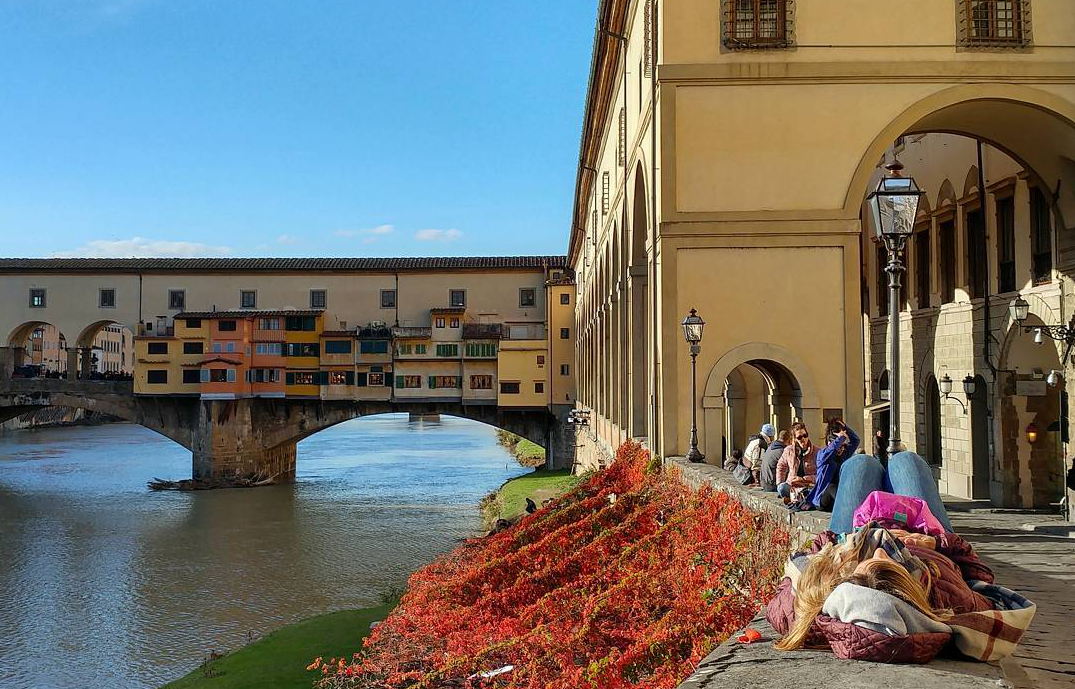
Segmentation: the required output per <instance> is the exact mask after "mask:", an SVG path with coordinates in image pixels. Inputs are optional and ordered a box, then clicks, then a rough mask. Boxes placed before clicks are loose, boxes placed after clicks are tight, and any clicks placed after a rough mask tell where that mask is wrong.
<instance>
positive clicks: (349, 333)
mask: <svg viewBox="0 0 1075 689" xmlns="http://www.w3.org/2000/svg"><path fill="white" fill-rule="evenodd" d="M354 336H355V331H354V330H322V331H321V337H354Z"/></svg>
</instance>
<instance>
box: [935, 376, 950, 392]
mask: <svg viewBox="0 0 1075 689" xmlns="http://www.w3.org/2000/svg"><path fill="white" fill-rule="evenodd" d="M938 387H939V388H940V391H941V394H942V395H948V394H951V392H952V379H951V378H949V377H948V376H945V377H944V378H941V380H940V383H939V385H938Z"/></svg>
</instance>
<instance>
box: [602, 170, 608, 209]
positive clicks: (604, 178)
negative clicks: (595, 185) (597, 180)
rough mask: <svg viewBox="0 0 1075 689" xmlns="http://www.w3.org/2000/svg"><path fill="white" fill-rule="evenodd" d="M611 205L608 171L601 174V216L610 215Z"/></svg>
mask: <svg viewBox="0 0 1075 689" xmlns="http://www.w3.org/2000/svg"><path fill="white" fill-rule="evenodd" d="M608 204H609V174H608V170H605V171H604V172H602V173H601V215H608Z"/></svg>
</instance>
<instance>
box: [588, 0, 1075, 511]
mask: <svg viewBox="0 0 1075 689" xmlns="http://www.w3.org/2000/svg"><path fill="white" fill-rule="evenodd" d="M987 4H988V3H979V2H970V3H968V2H965V1H964V0H909V1H908V2H904V3H900V5H899V7H898V8H887V9H886V10H885V11H880V10H879V8H878V5H877V3H874V2H869V1H867V0H847V1H845V2H838V3H837V2H796V3H790V2H789V3H761V2H758V1H755V2H753V3H752V2H750V1H749V0H748V1H747V2H745V3H743V2H733V1H731V0H728V1H723V0H721V1H717V0H713V1H708V0H707V1H705V2H703V1H702V0H686V1H684V2H678V3H653V2H647V1H645V0H635V1H629V0H604V1H602V2H601V3H600V4H599V9H598V23H599V28H598V31H597V32H596V34H595V40H594V54H593V60H592V71H591V76H590V87H589V90H588V93H587V97H586V103H585V111H584V118H583V135H582V142H581V147H580V164H579V168H578V171H577V184H576V194H575V199H574V212H573V216H572V225H571V228H570V239H569V252H568V254H569V256H568V260H569V264H570V265H571V267H572V268H573V272H574V273H575V276H576V278H577V291H578V299H577V304H576V309H575V329H576V331H577V345H578V346H577V350H576V367H577V369H578V372H577V384H578V388H579V393H578V395H579V405H578V406H579V407H580V408H581V409H584V410H587V411H590V412H591V424H590V426H589V427H588V428H586V429H585V430H584V432H583V433H582V438H581V445H582V446H581V447H580V460H581V461H583V462H585V463H590V464H594V465H596V464H599V463H601V462H603V461H605V460H606V459H607V457H608V456H609V455H610V453H611V452H612V451H614V449H615V448H616V447H617V446H618V445H619V444H620V443H622V442H623V441H624V440H625V439H626V438H628V437H639V438H644V439H646V441H647V442H648V443H649V445H650V446H651V447H652V448H653V449H654V450H655V451H656V452H657V453H658V454H660V455H682V454H685V452H686V450H687V447H688V442H689V436H690V429H691V423H692V410H696V411H697V419H698V431H699V437H700V444H701V450H702V451H703V453H704V454H705V455H706V456H707V460H708V461H712V462H719V461H720V460H721V458H722V457H723V456H724V455H725V454H726V453H729V452H730V451H731V450H732V449H734V448H735V447H736V446H737V445H738V444H739V443H740V442H741V437H742V436H743V434H744V433H746V432H756V431H757V429H756V428H750V426H751V425H753V424H754V423H756V422H757V421H758V420H761V419H763V418H764V419H766V420H769V421H771V422H773V423H776V424H778V425H780V426H781V427H786V425H787V424H788V423H790V422H791V421H792V420H793V419H802V420H804V421H805V422H806V423H807V424H808V425H809V426H810V427H811V428H812V429H814V431H815V433H818V432H821V430H822V428H823V425H822V420H823V419H825V418H826V417H831V416H841V417H843V418H845V419H847V420H849V421H850V422H851V423H854V424H858V425H861V426H866V425H867V424H869V423H871V420H872V417H870V416H867V414H866V409H867V405H873V403H874V401H873V400H872V399H871V398H870V397H869V396H868V395H867V394H866V390H867V388H869V387H870V385H871V384H872V383H871V380H872V376H873V374H872V368H873V363H872V362H870V361H869V357H870V356H872V354H870V352H872V351H873V350H872V349H869V350H868V349H867V348H868V346H869V345H868V344H867V343H868V342H870V341H877V340H876V337H877V336H876V335H870V336H868V335H867V332H868V331H869V330H870V328H871V326H869V325H868V324H867V323H866V322H864V318H863V316H864V310H863V304H864V299H863V288H864V286H865V285H866V284H868V282H867V280H868V274H866V275H864V273H863V266H864V265H866V266H867V269H869V266H870V263H869V261H864V260H863V258H862V257H863V254H864V247H865V249H866V250H870V251H872V243H870V242H866V243H865V244H864V241H863V226H862V222H861V220H860V217H861V211H862V208H863V200H864V198H865V196H866V195H867V193H868V192H869V190H870V185H871V183H875V182H876V174H877V167H878V164H879V161H882V160H883V159H885V158H886V157H887V158H888V159H891V157H892V155H893V153H894V149H895V148H896V147H897V146H896V144H897V141H898V140H900V139H901V137H905V136H916V135H920V134H927V133H930V132H943V133H948V134H959V135H961V136H964V137H970V138H971V139H978V140H982V141H985V142H987V143H989V144H990V145H992V146H994V147H995V148H996V149H998V150H1001V151H1004V152H1005V153H1006V154H1007V155H1008V156H1009V157H1010V158H1011V159H1013V160H1017V161H1019V165H1020V167H1021V168H1022V169H1023V170H1024V171H1025V172H1024V173H1023V174H1025V176H1026V178H1027V180H1028V182H1029V183H1030V184H1031V186H1035V187H1039V188H1041V189H1043V190H1045V191H1046V192H1047V193H1045V197H1046V198H1047V200H1048V201H1047V203H1048V206H1049V209H1050V211H1051V214H1052V217H1053V218H1054V219H1055V223H1056V227H1057V230H1056V232H1057V234H1058V238H1057V242H1056V248H1055V255H1056V262H1055V264H1054V265H1055V269H1056V271H1057V273H1058V275H1059V280H1060V281H1061V282H1064V281H1065V280H1068V278H1067V277H1066V276H1067V275H1068V274H1070V267H1071V258H1070V257H1071V253H1070V250H1069V246H1070V244H1071V242H1070V239H1069V238H1068V234H1070V232H1069V230H1068V229H1067V228H1070V227H1071V225H1072V223H1073V220H1072V218H1075V176H1073V175H1075V168H1073V167H1072V166H1071V164H1070V161H1071V160H1075V126H1073V124H1072V123H1073V122H1075V59H1073V58H1075V48H1073V47H1072V46H1073V45H1075V43H1073V41H1072V39H1073V37H1075V12H1072V11H1071V6H1070V3H1069V2H1065V1H1064V0H1033V2H1021V3H1014V6H1015V11H1014V15H1013V19H1012V20H1011V21H1007V20H1005V19H1003V18H1001V19H998V18H997V15H996V14H995V13H994V14H988V13H987V15H988V16H986V15H982V14H981V8H978V9H975V8H976V7H977V6H978V5H983V6H984V5H987ZM777 8H778V9H777ZM975 12H978V14H975ZM983 17H985V18H983ZM934 157H935V156H934ZM930 164H937V161H936V160H934V161H925V165H923V166H918V167H916V168H915V169H914V170H913V172H914V174H916V175H917V174H921V173H920V171H921V170H922V169H924V167H928V166H929V165H930ZM962 181H963V180H960V182H962ZM958 186H959V189H958V190H957V192H956V194H957V198H956V201H957V202H958V201H959V199H960V196H959V195H960V194H962V193H963V185H962V184H959V185H958ZM1016 193H1021V192H1019V191H1018V190H1017V192H1016ZM957 205H958V204H957ZM1061 291H1062V292H1063V291H1064V290H1063V289H1061ZM1067 292H1068V293H1070V289H1069V290H1067ZM692 308H694V309H697V310H698V312H699V314H700V315H701V316H702V317H703V318H704V319H705V320H706V322H707V324H708V325H707V327H706V329H705V335H704V339H703V342H702V344H701V354H700V355H699V357H698V360H697V370H698V373H697V392H696V394H695V396H694V397H693V398H692V396H691V377H690V376H691V367H690V357H689V356H688V351H687V345H686V343H685V342H684V340H683V335H682V331H681V328H680V327H679V323H680V322H681V321H682V320H683V318H684V317H685V316H686V315H687V313H688V312H689V311H690V309H692ZM1071 312H1072V309H1071V306H1070V305H1069V306H1068V307H1066V308H1065V309H1063V310H1062V311H1061V312H1055V313H1048V314H1047V315H1049V316H1050V317H1051V318H1053V323H1054V324H1055V323H1056V321H1057V319H1058V318H1059V319H1061V320H1063V318H1062V315H1063V313H1068V314H1070V313H1071ZM998 313H999V312H998ZM1043 320H1045V319H1043ZM1012 325H1013V324H1011V323H998V324H997V327H998V328H1001V329H1002V330H1004V332H1005V333H1007V332H1009V331H1010V330H1011V327H1012ZM905 351H907V350H905ZM982 366H983V367H984V369H986V370H988V366H986V365H985V363H984V362H983V364H982ZM1065 366H1068V367H1070V363H1068V364H1065ZM963 370H964V371H965V372H966V373H971V372H973V371H972V370H971V368H967V367H964V369H963ZM953 377H955V376H953ZM1071 377H1072V376H1070V375H1069V376H1067V379H1068V380H1070V379H1071ZM960 378H962V376H960ZM985 378H986V379H987V382H988V384H989V387H990V392H989V394H990V396H991V397H990V401H989V404H990V405H991V408H992V406H994V405H999V404H1000V400H1001V398H1002V397H1003V394H1004V393H1003V389H1004V388H1003V386H1004V383H1003V382H1001V381H999V379H998V380H997V381H994V380H993V378H992V375H989V376H985ZM903 380H908V378H907V377H906V376H905V377H904V378H903ZM957 380H958V379H957ZM917 403H918V404H922V398H921V397H919V398H918V402H917ZM998 408H999V406H998ZM919 418H920V417H919ZM1043 418H1044V416H1043ZM1054 420H1055V418H1054ZM920 423H921V422H920V421H918V420H916V417H915V416H914V415H913V414H906V413H905V414H904V415H903V419H902V424H903V426H904V427H906V428H905V431H904V433H903V435H904V437H905V438H908V439H909V440H911V441H914V440H915V431H916V430H917V429H916V424H920ZM1065 423H1066V421H1065ZM999 434H1000V431H999V430H995V431H994V436H993V441H992V442H993V444H994V445H996V446H997V447H1002V446H1003V445H1004V441H1003V440H1002V438H1001V437H1000V435H999ZM942 435H943V433H942ZM952 438H953V439H952V440H951V442H950V443H949V444H950V445H952V450H953V451H955V446H956V444H957V442H956V440H955V436H954V434H953V435H952ZM1009 454H1010V455H1011V456H1009V457H1003V455H1001V456H1000V457H1003V458H998V455H997V454H994V455H993V457H992V458H991V459H990V460H989V461H990V462H991V466H990V467H989V470H988V471H989V473H990V479H989V480H990V481H991V482H992V483H993V484H995V485H994V488H993V492H992V499H993V500H994V502H996V503H998V504H1000V503H1004V504H1012V503H1018V502H1021V501H1022V500H1024V498H1016V497H1014V495H1013V494H1012V493H1011V491H1008V493H1005V490H1004V489H1001V488H999V485H1000V484H1003V483H1005V482H1007V483H1008V484H1010V483H1012V482H1013V481H1014V480H1015V478H1014V477H1015V476H1016V475H1019V473H1020V472H1022V473H1023V474H1024V476H1025V475H1026V474H1027V473H1029V471H1030V470H1029V465H1028V462H1029V461H1030V460H1029V459H1028V457H1027V456H1026V453H1025V452H1024V453H1023V454H1022V455H1020V453H1019V450H1018V448H1013V449H1011V451H1010V452H1009ZM956 464H959V462H956ZM1020 467H1022V468H1020ZM964 468H965V467H964ZM964 468H960V469H959V471H958V472H956V471H954V470H953V473H952V480H951V482H950V483H946V484H945V488H946V489H948V490H950V491H952V492H955V493H956V494H960V493H965V492H967V490H968V489H967V485H968V484H967V481H966V476H967V474H966V472H965V471H964V470H963V469H964ZM938 476H939V480H942V478H941V472H940V471H938ZM961 477H962V478H961ZM971 483H973V481H972V482H971ZM1016 492H1018V491H1016ZM1024 492H1025V491H1024Z"/></svg>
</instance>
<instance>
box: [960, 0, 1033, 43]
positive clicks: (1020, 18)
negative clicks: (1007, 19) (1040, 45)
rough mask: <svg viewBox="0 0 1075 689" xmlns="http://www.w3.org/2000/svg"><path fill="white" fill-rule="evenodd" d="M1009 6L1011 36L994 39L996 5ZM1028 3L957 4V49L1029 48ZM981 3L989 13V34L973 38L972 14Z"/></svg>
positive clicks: (972, 0)
mask: <svg viewBox="0 0 1075 689" xmlns="http://www.w3.org/2000/svg"><path fill="white" fill-rule="evenodd" d="M998 2H1005V3H1006V2H1011V3H1012V20H1011V21H1012V32H1013V35H1012V36H998V35H997V26H998V18H997V9H998V8H997V3H998ZM1030 2H1031V0H956V3H957V12H958V13H959V45H960V46H962V47H965V48H1025V47H1028V46H1029V45H1030V44H1031V27H1030ZM981 3H985V5H986V7H985V9H986V10H987V11H988V13H989V17H988V19H987V22H988V26H989V34H988V35H985V36H977V35H975V31H974V27H975V17H974V12H975V9H977V8H978V7H979V6H980V5H981Z"/></svg>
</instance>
